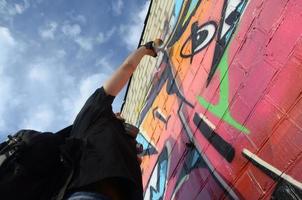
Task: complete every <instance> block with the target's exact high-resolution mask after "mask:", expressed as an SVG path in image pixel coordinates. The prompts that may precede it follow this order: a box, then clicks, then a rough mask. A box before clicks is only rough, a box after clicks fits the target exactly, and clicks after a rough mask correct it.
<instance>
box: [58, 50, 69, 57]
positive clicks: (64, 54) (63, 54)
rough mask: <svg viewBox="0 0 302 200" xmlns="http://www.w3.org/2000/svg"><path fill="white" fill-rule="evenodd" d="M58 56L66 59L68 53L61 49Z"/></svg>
mask: <svg viewBox="0 0 302 200" xmlns="http://www.w3.org/2000/svg"><path fill="white" fill-rule="evenodd" d="M56 54H57V57H58V58H64V57H65V56H66V54H67V53H66V51H65V50H64V49H59V50H57V53H56Z"/></svg>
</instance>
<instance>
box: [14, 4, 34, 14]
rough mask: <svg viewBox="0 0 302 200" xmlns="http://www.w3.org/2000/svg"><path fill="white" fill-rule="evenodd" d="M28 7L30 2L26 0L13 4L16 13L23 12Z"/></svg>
mask: <svg viewBox="0 0 302 200" xmlns="http://www.w3.org/2000/svg"><path fill="white" fill-rule="evenodd" d="M29 7H30V4H29V2H28V0H23V2H22V3H17V4H15V9H16V13H17V14H19V15H21V14H22V13H24V12H25V11H26V10H27V9H28V8H29Z"/></svg>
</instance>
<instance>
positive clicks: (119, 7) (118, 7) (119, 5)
mask: <svg viewBox="0 0 302 200" xmlns="http://www.w3.org/2000/svg"><path fill="white" fill-rule="evenodd" d="M111 7H112V11H113V14H115V15H121V14H122V11H123V7H124V2H123V1H122V0H117V1H112V4H111Z"/></svg>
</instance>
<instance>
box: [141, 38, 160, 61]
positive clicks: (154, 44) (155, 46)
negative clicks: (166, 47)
mask: <svg viewBox="0 0 302 200" xmlns="http://www.w3.org/2000/svg"><path fill="white" fill-rule="evenodd" d="M162 45H163V41H162V40H161V39H155V40H154V41H150V42H147V43H146V44H144V45H142V47H145V48H146V50H147V51H146V54H147V55H149V56H152V57H156V56H157V53H158V52H159V50H160V49H161V48H162Z"/></svg>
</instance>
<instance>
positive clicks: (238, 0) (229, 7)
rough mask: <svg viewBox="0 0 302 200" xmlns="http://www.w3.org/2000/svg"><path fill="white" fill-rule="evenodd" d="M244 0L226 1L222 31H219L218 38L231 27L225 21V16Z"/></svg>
mask: <svg viewBox="0 0 302 200" xmlns="http://www.w3.org/2000/svg"><path fill="white" fill-rule="evenodd" d="M242 1H244V0H229V1H228V3H227V7H226V11H225V15H224V19H223V26H222V31H221V36H220V39H221V38H223V36H224V35H225V34H226V33H227V32H228V31H229V29H230V28H231V26H230V25H228V24H227V23H225V20H226V19H227V17H228V16H229V15H230V14H231V13H232V12H233V11H234V10H236V8H237V6H238V5H239V4H240V3H241V2H242Z"/></svg>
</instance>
